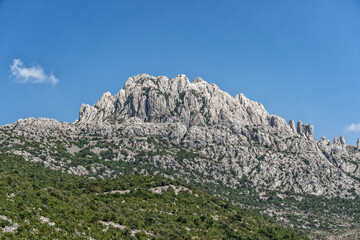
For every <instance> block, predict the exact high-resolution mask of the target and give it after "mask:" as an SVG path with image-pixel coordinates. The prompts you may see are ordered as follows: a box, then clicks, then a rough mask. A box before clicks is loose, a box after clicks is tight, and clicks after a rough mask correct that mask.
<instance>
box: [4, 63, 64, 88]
mask: <svg viewBox="0 0 360 240" xmlns="http://www.w3.org/2000/svg"><path fill="white" fill-rule="evenodd" d="M10 71H11V75H12V76H13V77H14V78H15V79H16V80H17V81H18V82H20V83H51V84H52V85H55V84H56V83H58V82H59V80H58V79H57V78H56V77H55V75H54V74H52V73H50V74H47V73H45V71H44V69H43V68H42V67H41V66H39V65H37V66H31V67H25V66H24V64H23V63H22V61H21V60H20V59H14V60H13V63H12V65H10Z"/></svg>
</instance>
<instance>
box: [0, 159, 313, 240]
mask: <svg viewBox="0 0 360 240" xmlns="http://www.w3.org/2000/svg"><path fill="white" fill-rule="evenodd" d="M106 154H110V153H104V157H105V155H106ZM179 157H180V156H179ZM161 186H175V187H176V188H178V187H180V186H184V184H182V183H181V182H179V181H171V180H168V179H164V178H162V177H159V176H143V175H133V176H123V177H119V178H115V179H104V180H95V179H86V178H83V177H78V176H73V175H69V174H66V173H61V172H59V171H53V170H50V169H47V168H45V167H44V166H43V165H42V164H35V163H29V162H26V161H24V160H23V159H22V158H21V157H17V156H12V155H7V154H0V215H1V216H6V217H7V218H8V219H9V220H10V221H6V220H4V219H1V218H0V238H5V239H7V238H11V239H14V238H15V239H26V238H27V239H54V238H56V239H89V237H91V238H94V239H132V238H133V239H192V237H195V236H197V237H198V238H199V239H307V237H306V236H304V235H302V234H300V233H298V232H296V231H294V230H292V229H288V228H284V227H280V226H279V225H277V224H274V223H270V222H269V221H268V220H266V219H264V218H263V217H261V216H260V215H258V214H255V213H253V212H251V211H248V210H243V209H241V208H240V207H237V206H233V205H232V204H230V203H229V202H226V201H224V200H222V199H219V198H216V197H212V196H210V195H208V194H206V193H203V192H200V191H197V190H196V189H194V188H192V187H189V186H185V187H186V189H185V190H183V191H180V192H179V193H178V194H176V193H175V191H174V190H173V188H171V187H168V190H167V191H164V192H162V193H161V194H159V193H154V192H153V191H152V189H153V188H156V187H161ZM125 190H128V192H124V191H125ZM111 191H123V192H118V193H110V192H111ZM44 219H45V220H44ZM46 221H49V222H46ZM105 223H111V224H112V226H106V225H104V224H105ZM116 224H117V225H116ZM15 225H18V227H17V229H16V230H15V232H14V233H5V232H4V228H5V227H9V226H10V227H11V226H15Z"/></svg>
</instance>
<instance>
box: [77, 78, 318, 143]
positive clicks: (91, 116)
mask: <svg viewBox="0 0 360 240" xmlns="http://www.w3.org/2000/svg"><path fill="white" fill-rule="evenodd" d="M132 117H136V118H138V119H139V120H142V121H144V122H153V123H176V122H178V123H184V124H185V125H186V127H187V128H191V127H195V126H215V125H217V126H224V127H228V128H231V129H233V130H234V133H236V130H239V129H241V128H242V127H244V126H249V125H253V126H257V125H259V126H264V127H268V128H270V127H271V128H274V129H276V130H278V131H283V132H284V134H285V135H288V136H292V135H294V134H298V135H300V136H304V137H307V138H308V139H312V140H314V127H313V126H312V125H311V124H305V125H304V124H303V123H302V122H301V121H299V122H298V124H297V128H295V124H294V121H293V120H291V121H290V122H289V124H286V122H285V120H284V119H282V118H281V117H278V116H275V115H269V113H268V112H267V111H266V110H265V108H264V107H263V105H262V104H260V103H258V102H255V101H251V100H249V99H248V98H246V97H245V96H244V94H239V95H236V96H235V97H232V96H230V95H229V94H227V93H226V92H224V91H221V90H220V89H219V88H218V87H217V86H216V85H215V84H209V83H207V82H205V81H204V80H202V79H201V78H196V79H195V80H194V81H193V82H192V83H190V82H189V79H188V78H187V77H186V76H185V75H178V76H177V77H176V78H174V79H168V78H167V77H164V76H161V77H153V76H150V75H147V74H140V75H137V76H135V77H131V78H129V79H128V81H127V82H126V84H125V86H124V88H123V89H121V90H120V91H119V92H118V93H117V94H116V95H115V96H112V95H111V93H109V92H106V93H104V94H103V96H102V98H101V99H100V101H97V102H96V103H95V105H94V106H90V105H87V104H83V105H82V106H81V109H80V113H79V120H78V121H77V124H81V123H88V124H91V123H99V122H109V123H112V124H114V123H121V122H123V121H125V120H127V119H129V118H132ZM258 138H261V136H259V137H258Z"/></svg>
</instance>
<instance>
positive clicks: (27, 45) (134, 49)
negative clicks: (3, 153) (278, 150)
mask: <svg viewBox="0 0 360 240" xmlns="http://www.w3.org/2000/svg"><path fill="white" fill-rule="evenodd" d="M11 66H13V68H11ZM139 73H148V74H151V75H155V76H159V75H166V76H168V77H169V78H173V77H175V76H176V75H177V74H186V75H187V76H188V77H189V78H190V80H192V79H194V78H195V77H198V76H199V77H202V78H203V79H205V80H206V81H208V82H210V83H215V84H217V85H218V86H219V87H220V88H221V89H223V90H225V91H227V92H229V93H230V94H232V95H236V94H238V93H241V92H242V93H244V94H245V95H246V96H247V97H249V98H250V99H252V100H256V101H260V102H261V103H262V104H263V105H264V106H265V108H266V109H267V110H268V111H269V112H270V113H271V114H276V115H279V116H282V117H283V118H285V119H286V120H287V121H288V120H290V119H294V120H295V121H297V120H301V121H302V122H305V123H311V124H313V125H314V126H315V135H316V137H317V139H319V138H320V137H321V136H322V135H325V136H326V137H327V138H329V139H332V138H334V137H335V136H340V135H344V136H345V138H346V140H347V141H348V142H349V143H351V144H355V141H356V138H357V137H360V125H359V126H358V125H353V127H352V128H351V129H352V130H349V129H347V127H348V126H350V125H351V124H358V123H360V111H359V103H360V1H359V0H347V1H343V0H317V1H314V0H303V1H297V0H281V1H280V0H273V1H268V0H247V1H242V0H236V1H230V0H227V1H211V0H210V1H209V0H206V1H200V0H193V1H190V0H183V1H175V0H163V1H160V0H152V1H148V0H146V1H136V0H135V1H90V0H86V1H80V0H71V1H70V0H68V1H45V0H43V1H38V0H33V1H25V0H23V1H21V0H0V84H1V87H0V109H1V114H0V125H3V124H7V123H12V122H14V121H16V120H17V119H19V118H27V117H31V116H34V117H48V118H55V119H58V120H61V121H69V122H72V121H74V120H75V119H76V118H77V117H78V110H79V108H80V105H81V104H82V103H89V104H94V103H95V101H96V100H98V99H99V98H100V97H101V95H102V93H103V92H105V91H110V92H111V93H113V94H116V93H117V92H118V91H119V90H120V89H121V88H122V87H123V85H124V83H125V81H126V80H127V78H128V77H130V76H133V75H137V74H139ZM356 130H359V131H356Z"/></svg>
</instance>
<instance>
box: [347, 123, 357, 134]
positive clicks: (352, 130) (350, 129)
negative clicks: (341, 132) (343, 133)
mask: <svg viewBox="0 0 360 240" xmlns="http://www.w3.org/2000/svg"><path fill="white" fill-rule="evenodd" d="M346 130H348V131H351V132H360V123H352V124H350V125H349V126H347V127H346Z"/></svg>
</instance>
